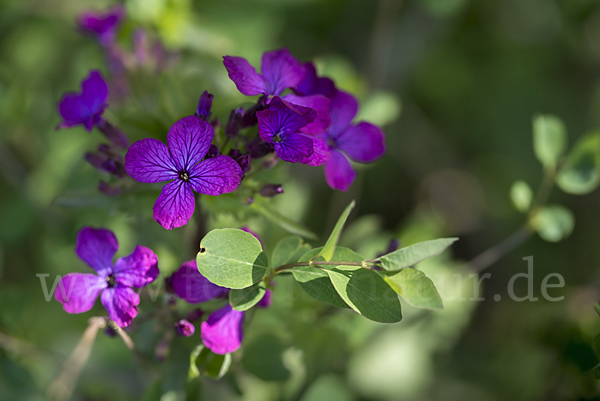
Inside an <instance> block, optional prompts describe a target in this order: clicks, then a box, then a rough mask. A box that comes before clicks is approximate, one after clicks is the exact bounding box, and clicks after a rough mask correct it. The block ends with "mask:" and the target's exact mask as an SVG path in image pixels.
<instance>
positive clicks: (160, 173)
mask: <svg viewBox="0 0 600 401" xmlns="http://www.w3.org/2000/svg"><path fill="white" fill-rule="evenodd" d="M213 137H214V132H213V128H212V127H211V125H210V124H209V123H207V122H206V121H203V120H201V119H200V118H198V117H196V116H188V117H184V118H182V119H181V120H179V121H177V122H176V123H175V124H173V126H172V127H171V129H170V130H169V133H168V135H167V143H168V145H169V146H168V147H167V146H166V145H165V144H164V143H162V142H161V141H159V140H156V139H152V138H147V139H143V140H141V141H137V142H135V143H134V144H133V145H131V147H130V148H129V150H128V151H127V154H126V155H125V169H126V170H127V174H129V175H130V176H131V177H133V179H135V180H137V181H140V182H145V183H156V182H161V181H170V180H172V181H171V182H169V183H168V184H167V185H165V186H164V187H163V189H162V192H161V194H160V196H159V197H158V199H157V200H156V203H155V204H154V220H156V221H157V222H158V223H160V225H162V226H163V227H164V228H166V229H167V230H170V229H172V228H175V227H181V226H183V225H185V224H186V223H187V222H188V221H189V220H190V218H191V217H192V214H193V213H194V203H195V200H194V193H193V192H192V190H194V191H196V192H199V193H202V194H206V195H213V196H217V195H221V194H223V193H226V192H232V191H235V190H236V189H237V187H238V185H239V184H240V180H241V176H242V171H241V169H240V166H239V165H238V164H237V163H236V162H235V161H234V160H233V159H232V158H231V157H228V156H216V157H213V158H210V159H205V160H202V159H203V158H204V156H205V155H206V153H207V152H208V149H209V148H210V144H211V142H212V140H213Z"/></svg>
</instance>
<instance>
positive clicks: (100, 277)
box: [54, 227, 159, 327]
mask: <svg viewBox="0 0 600 401" xmlns="http://www.w3.org/2000/svg"><path fill="white" fill-rule="evenodd" d="M118 249H119V244H118V243H117V238H116V237H115V235H114V234H113V232H112V231H109V230H106V229H102V228H99V229H95V228H91V227H84V228H83V229H81V230H80V231H79V233H78V235H77V245H76V247H75V252H76V253H77V256H79V257H80V258H81V259H82V260H83V261H84V262H86V263H87V264H88V265H89V266H90V267H91V268H92V269H94V270H96V273H97V274H84V273H70V274H67V275H66V276H64V277H62V279H61V280H60V282H59V286H58V287H59V288H58V290H57V291H56V292H55V294H54V298H55V299H56V300H57V301H58V302H60V303H62V304H63V309H64V310H65V311H67V312H69V313H82V312H87V311H88V310H90V309H92V307H93V306H94V303H95V301H96V298H98V295H100V294H101V295H100V299H101V300H102V305H104V308H106V311H107V312H108V316H109V317H110V318H111V319H112V320H114V321H115V323H117V325H119V326H120V327H126V326H128V325H129V324H130V323H131V321H132V320H133V318H134V317H136V316H137V305H138V304H139V303H140V296H139V295H138V294H137V293H136V292H135V291H134V290H133V289H132V288H131V287H138V288H139V287H144V286H146V285H148V284H150V283H151V282H153V281H154V280H155V279H156V277H158V274H159V270H158V258H157V257H156V255H155V254H154V252H152V251H151V250H150V249H148V248H146V247H144V246H141V245H138V246H136V247H135V249H134V250H133V252H132V253H131V255H129V256H126V257H124V258H119V259H117V261H116V262H115V263H114V264H113V263H112V260H113V257H114V255H115V253H116V252H117V250H118Z"/></svg>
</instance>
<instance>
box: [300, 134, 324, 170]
mask: <svg viewBox="0 0 600 401" xmlns="http://www.w3.org/2000/svg"><path fill="white" fill-rule="evenodd" d="M311 139H312V141H313V153H312V155H310V156H308V157H305V158H304V159H302V160H301V161H300V163H302V164H308V165H309V166H320V165H321V164H323V163H325V162H326V161H327V160H329V157H330V156H331V151H330V150H329V146H327V142H325V140H323V139H321V138H311Z"/></svg>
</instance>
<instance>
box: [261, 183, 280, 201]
mask: <svg viewBox="0 0 600 401" xmlns="http://www.w3.org/2000/svg"><path fill="white" fill-rule="evenodd" d="M258 193H259V194H260V195H261V196H264V197H265V198H272V197H274V196H275V195H279V194H282V193H283V187H282V186H281V185H280V184H265V185H264V186H263V187H262V188H261V189H260V191H258Z"/></svg>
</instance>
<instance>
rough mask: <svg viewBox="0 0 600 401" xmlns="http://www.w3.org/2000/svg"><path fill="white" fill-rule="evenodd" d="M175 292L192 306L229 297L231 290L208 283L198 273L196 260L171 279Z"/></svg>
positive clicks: (184, 265)
mask: <svg viewBox="0 0 600 401" xmlns="http://www.w3.org/2000/svg"><path fill="white" fill-rule="evenodd" d="M169 283H170V285H171V286H172V287H173V292H174V293H175V294H176V295H177V296H178V297H179V298H181V299H183V300H185V301H186V302H189V303H191V304H197V303H200V302H206V301H210V300H211V299H214V298H219V297H223V296H225V295H227V294H228V293H229V290H228V289H227V288H224V287H219V286H218V285H216V284H213V283H211V282H210V281H208V279H207V278H206V277H204V276H203V275H202V274H200V272H199V271H198V267H197V266H196V261H195V260H190V261H189V262H185V263H184V264H182V265H181V267H180V268H179V269H178V270H177V271H176V272H175V273H173V275H172V276H171V277H169Z"/></svg>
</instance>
